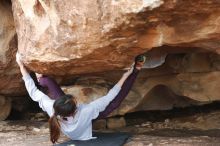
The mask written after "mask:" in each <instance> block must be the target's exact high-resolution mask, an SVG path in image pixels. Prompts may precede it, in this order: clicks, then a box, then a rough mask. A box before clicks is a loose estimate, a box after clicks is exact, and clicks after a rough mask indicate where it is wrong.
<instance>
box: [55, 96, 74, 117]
mask: <svg viewBox="0 0 220 146" xmlns="http://www.w3.org/2000/svg"><path fill="white" fill-rule="evenodd" d="M53 108H54V114H55V116H61V117H68V116H71V115H73V114H74V113H75V111H76V101H75V98H73V96H72V95H68V94H67V95H63V96H61V97H60V98H58V99H57V100H56V101H55V102H54V104H53Z"/></svg>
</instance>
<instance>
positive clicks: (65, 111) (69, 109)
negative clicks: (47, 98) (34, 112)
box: [49, 95, 77, 143]
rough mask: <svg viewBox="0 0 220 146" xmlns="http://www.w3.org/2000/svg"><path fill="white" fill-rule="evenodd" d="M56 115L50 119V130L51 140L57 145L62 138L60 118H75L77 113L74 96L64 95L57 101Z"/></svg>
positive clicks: (55, 105)
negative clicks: (60, 137)
mask: <svg viewBox="0 0 220 146" xmlns="http://www.w3.org/2000/svg"><path fill="white" fill-rule="evenodd" d="M53 108H54V115H53V116H52V117H51V118H50V119H49V128H50V140H51V141H52V143H55V142H56V141H57V140H58V138H59V136H60V124H59V122H58V117H62V118H65V117H69V116H73V115H74V114H75V112H76V109H77V105H76V101H75V98H74V97H73V96H72V95H63V96H62V97H60V98H58V99H56V101H55V102H54V104H53Z"/></svg>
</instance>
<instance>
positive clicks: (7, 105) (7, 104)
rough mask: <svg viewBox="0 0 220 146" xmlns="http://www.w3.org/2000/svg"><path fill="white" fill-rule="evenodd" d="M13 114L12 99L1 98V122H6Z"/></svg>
mask: <svg viewBox="0 0 220 146" xmlns="http://www.w3.org/2000/svg"><path fill="white" fill-rule="evenodd" d="M10 112H11V99H9V98H6V97H4V96H0V121H1V120H5V119H6V118H7V117H8V115H9V114H10Z"/></svg>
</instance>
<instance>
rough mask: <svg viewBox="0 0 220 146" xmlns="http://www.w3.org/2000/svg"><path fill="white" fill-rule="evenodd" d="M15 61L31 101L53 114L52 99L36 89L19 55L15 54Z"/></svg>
mask: <svg viewBox="0 0 220 146" xmlns="http://www.w3.org/2000/svg"><path fill="white" fill-rule="evenodd" d="M16 61H17V63H18V65H19V67H20V71H21V74H22V76H23V77H22V79H23V80H24V82H25V87H26V89H27V91H28V93H29V95H30V97H31V98H32V100H33V101H36V102H38V103H39V106H40V107H41V108H42V109H43V110H44V111H46V112H47V113H48V115H49V116H52V115H53V103H54V100H51V99H50V98H49V97H48V96H47V95H45V94H44V93H43V92H41V91H40V90H39V89H37V87H36V85H35V83H34V81H33V79H32V78H31V77H30V75H29V73H28V71H27V70H26V68H25V66H24V64H23V62H22V61H21V58H20V55H19V54H18V53H17V54H16Z"/></svg>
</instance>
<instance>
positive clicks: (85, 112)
mask: <svg viewBox="0 0 220 146" xmlns="http://www.w3.org/2000/svg"><path fill="white" fill-rule="evenodd" d="M23 80H24V82H25V86H26V89H27V91H28V93H29V95H30V97H31V98H32V100H34V101H36V102H38V103H39V106H40V108H42V109H43V111H45V112H47V114H48V115H49V116H50V117H51V116H53V114H54V109H53V104H54V102H55V100H52V99H50V98H49V97H48V96H47V95H46V94H44V93H43V92H41V91H40V90H38V89H37V87H36V85H35V83H34V81H33V79H32V78H31V77H30V75H25V76H23ZM120 90H121V87H120V86H118V85H117V84H116V85H115V86H114V87H113V88H112V89H111V90H110V91H109V92H108V93H107V95H105V96H103V97H101V98H99V99H97V100H94V101H93V102H91V103H89V104H81V105H78V106H77V112H76V114H75V115H74V117H67V120H62V119H60V121H59V122H60V125H61V131H62V132H63V133H64V134H65V135H66V136H68V137H69V138H71V139H72V140H89V139H93V138H95V137H92V120H93V119H96V118H97V117H98V115H99V113H100V112H102V111H104V110H105V108H106V107H107V106H108V104H109V103H110V102H111V101H112V100H113V99H114V98H115V97H116V95H117V94H118V92H119V91H120Z"/></svg>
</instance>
